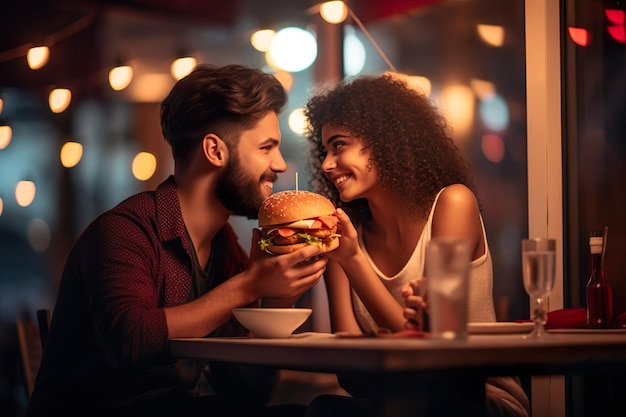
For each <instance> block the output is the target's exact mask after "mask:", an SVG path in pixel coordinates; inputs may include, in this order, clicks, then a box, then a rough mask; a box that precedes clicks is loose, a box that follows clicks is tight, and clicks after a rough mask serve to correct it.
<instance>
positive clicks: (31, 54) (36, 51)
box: [26, 46, 50, 70]
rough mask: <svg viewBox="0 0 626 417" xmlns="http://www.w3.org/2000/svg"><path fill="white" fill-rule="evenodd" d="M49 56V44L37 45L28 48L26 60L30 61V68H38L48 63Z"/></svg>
mask: <svg viewBox="0 0 626 417" xmlns="http://www.w3.org/2000/svg"><path fill="white" fill-rule="evenodd" d="M49 56H50V49H48V47H47V46H36V47H34V48H30V49H29V50H28V52H27V53H26V61H28V66H29V67H30V69H33V70H36V69H39V68H41V67H43V66H44V65H46V63H47V62H48V57H49Z"/></svg>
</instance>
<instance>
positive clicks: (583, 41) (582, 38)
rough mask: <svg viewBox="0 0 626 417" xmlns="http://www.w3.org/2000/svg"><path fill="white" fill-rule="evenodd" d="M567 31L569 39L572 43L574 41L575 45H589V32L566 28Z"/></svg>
mask: <svg viewBox="0 0 626 417" xmlns="http://www.w3.org/2000/svg"><path fill="white" fill-rule="evenodd" d="M567 31H568V33H569V37H570V38H572V41H574V43H575V44H576V45H580V46H587V45H589V32H588V31H587V29H582V28H575V27H568V28H567Z"/></svg>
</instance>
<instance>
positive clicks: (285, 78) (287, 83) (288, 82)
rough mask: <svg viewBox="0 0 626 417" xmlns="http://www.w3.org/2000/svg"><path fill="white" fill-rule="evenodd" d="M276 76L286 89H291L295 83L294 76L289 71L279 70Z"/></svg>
mask: <svg viewBox="0 0 626 417" xmlns="http://www.w3.org/2000/svg"><path fill="white" fill-rule="evenodd" d="M274 77H276V78H277V79H278V81H279V82H280V83H281V84H282V85H283V88H284V89H285V90H287V91H289V90H291V86H292V85H293V76H292V75H291V74H289V73H288V72H287V71H277V72H276V74H274Z"/></svg>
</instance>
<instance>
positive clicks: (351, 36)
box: [338, 2, 366, 76]
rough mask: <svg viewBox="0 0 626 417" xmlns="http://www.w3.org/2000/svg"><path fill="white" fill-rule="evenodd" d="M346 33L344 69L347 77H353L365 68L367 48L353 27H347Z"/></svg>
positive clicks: (344, 40)
mask: <svg viewBox="0 0 626 417" xmlns="http://www.w3.org/2000/svg"><path fill="white" fill-rule="evenodd" d="M338 3H342V2H338ZM344 31H345V34H346V35H345V37H344V39H343V50H344V53H343V67H344V70H345V72H346V75H348V76H353V75H357V74H358V73H360V72H361V71H362V70H363V67H364V66H365V57H366V54H365V46H364V45H363V42H361V40H360V39H359V38H358V37H357V36H356V32H355V30H354V28H353V27H352V26H347V27H346V28H345V30H344Z"/></svg>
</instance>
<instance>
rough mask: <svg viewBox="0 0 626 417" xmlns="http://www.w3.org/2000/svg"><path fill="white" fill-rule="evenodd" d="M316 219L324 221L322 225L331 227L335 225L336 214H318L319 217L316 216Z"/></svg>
mask: <svg viewBox="0 0 626 417" xmlns="http://www.w3.org/2000/svg"><path fill="white" fill-rule="evenodd" d="M318 219H319V220H320V221H321V222H322V223H324V226H326V227H328V228H329V229H332V228H333V227H335V226H336V225H337V222H338V219H337V216H334V215H330V216H320V217H318Z"/></svg>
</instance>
